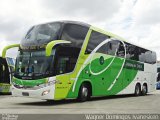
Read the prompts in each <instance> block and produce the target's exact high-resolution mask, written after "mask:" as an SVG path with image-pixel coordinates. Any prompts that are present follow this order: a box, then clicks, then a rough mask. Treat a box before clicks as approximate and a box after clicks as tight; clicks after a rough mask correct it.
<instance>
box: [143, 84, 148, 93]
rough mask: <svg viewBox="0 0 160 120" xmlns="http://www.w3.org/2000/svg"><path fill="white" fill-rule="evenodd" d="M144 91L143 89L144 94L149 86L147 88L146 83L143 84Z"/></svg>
mask: <svg viewBox="0 0 160 120" xmlns="http://www.w3.org/2000/svg"><path fill="white" fill-rule="evenodd" d="M142 91H143V93H144V94H145V93H146V92H147V88H146V86H145V85H143V87H142Z"/></svg>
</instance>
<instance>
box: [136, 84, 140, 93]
mask: <svg viewBox="0 0 160 120" xmlns="http://www.w3.org/2000/svg"><path fill="white" fill-rule="evenodd" d="M139 93H140V89H139V86H137V89H136V94H137V95H139Z"/></svg>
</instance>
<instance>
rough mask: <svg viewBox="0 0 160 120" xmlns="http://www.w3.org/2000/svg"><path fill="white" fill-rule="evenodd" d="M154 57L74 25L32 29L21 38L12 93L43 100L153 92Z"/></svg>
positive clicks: (100, 32)
mask: <svg viewBox="0 0 160 120" xmlns="http://www.w3.org/2000/svg"><path fill="white" fill-rule="evenodd" d="M156 73H157V65H156V53H155V52H153V51H151V50H148V49H145V48H142V47H139V46H137V45H134V44H132V43H130V42H127V41H126V40H124V39H123V38H121V37H119V36H117V35H114V34H112V33H110V32H106V31H103V30H101V29H99V28H96V27H93V26H91V25H89V24H85V23H81V22H75V21H57V22H51V23H45V24H39V25H35V26H33V27H32V28H31V29H30V30H29V31H28V32H27V34H26V35H25V37H24V38H23V39H22V41H21V43H20V47H19V53H18V56H17V58H16V65H15V74H14V77H13V80H12V83H13V85H12V95H13V96H25V97H34V98H40V99H46V100H61V99H67V98H78V100H80V101H86V100H88V99H89V98H90V97H91V96H108V95H118V94H135V95H136V96H139V95H146V94H147V93H148V92H151V91H154V90H155V82H156Z"/></svg>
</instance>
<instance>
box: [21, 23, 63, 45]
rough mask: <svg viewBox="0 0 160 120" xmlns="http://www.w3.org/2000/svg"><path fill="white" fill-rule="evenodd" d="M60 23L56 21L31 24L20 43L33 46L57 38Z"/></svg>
mask: <svg viewBox="0 0 160 120" xmlns="http://www.w3.org/2000/svg"><path fill="white" fill-rule="evenodd" d="M61 26H62V24H61V23H58V22H54V23H48V24H41V25H37V26H33V27H32V28H31V29H30V30H29V31H28V32H27V34H26V36H25V37H24V39H23V40H22V43H21V44H22V45H24V46H26V45H27V46H33V45H36V46H37V45H42V44H46V43H48V42H50V41H52V40H57V39H58V37H59V31H60V29H61Z"/></svg>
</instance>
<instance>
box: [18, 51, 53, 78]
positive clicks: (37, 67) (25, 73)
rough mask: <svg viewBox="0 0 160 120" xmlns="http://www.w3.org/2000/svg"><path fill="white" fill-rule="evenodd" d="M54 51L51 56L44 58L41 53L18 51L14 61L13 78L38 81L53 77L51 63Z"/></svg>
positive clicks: (43, 53) (43, 54)
mask: <svg viewBox="0 0 160 120" xmlns="http://www.w3.org/2000/svg"><path fill="white" fill-rule="evenodd" d="M54 55H55V50H54V49H53V51H52V55H51V56H49V57H46V56H45V50H42V51H20V52H19V55H18V56H17V60H16V67H15V76H16V77H17V78H20V79H40V78H44V77H48V76H50V75H53V71H54V70H51V69H52V68H53V61H54Z"/></svg>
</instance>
